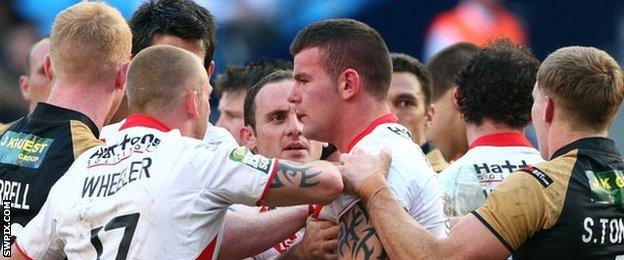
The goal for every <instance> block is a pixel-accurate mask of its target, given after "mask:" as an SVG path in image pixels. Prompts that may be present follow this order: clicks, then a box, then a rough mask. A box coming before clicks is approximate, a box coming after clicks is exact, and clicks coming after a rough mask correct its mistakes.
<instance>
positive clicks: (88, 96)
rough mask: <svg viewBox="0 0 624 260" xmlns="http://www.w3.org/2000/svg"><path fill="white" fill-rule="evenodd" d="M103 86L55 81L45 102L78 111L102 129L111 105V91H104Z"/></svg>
mask: <svg viewBox="0 0 624 260" xmlns="http://www.w3.org/2000/svg"><path fill="white" fill-rule="evenodd" d="M106 88H107V87H105V86H98V85H90V86H85V85H80V84H65V83H62V82H55V83H54V84H53V85H52V90H51V91H50V96H49V97H48V100H47V101H46V103H49V104H51V105H55V106H58V107H63V108H67V109H71V110H74V111H78V112H80V113H82V114H84V115H86V116H87V117H89V119H91V121H93V123H94V124H95V125H96V126H97V127H98V129H102V127H103V126H104V124H106V123H108V122H106V117H107V115H108V114H109V113H110V109H111V106H112V98H113V97H112V93H106V92H105V91H104V89H106Z"/></svg>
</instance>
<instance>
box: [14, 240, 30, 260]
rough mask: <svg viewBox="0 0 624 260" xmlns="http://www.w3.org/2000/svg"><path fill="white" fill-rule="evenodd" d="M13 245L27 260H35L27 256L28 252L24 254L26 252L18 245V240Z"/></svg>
mask: <svg viewBox="0 0 624 260" xmlns="http://www.w3.org/2000/svg"><path fill="white" fill-rule="evenodd" d="M13 244H14V245H15V249H17V252H19V253H20V254H22V256H24V257H26V259H30V260H33V259H34V258H32V257H30V256H29V255H28V254H26V252H24V250H23V249H22V248H21V247H20V246H19V244H18V243H17V239H16V240H15V242H14V243H13Z"/></svg>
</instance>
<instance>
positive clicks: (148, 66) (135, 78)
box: [126, 45, 208, 113]
mask: <svg viewBox="0 0 624 260" xmlns="http://www.w3.org/2000/svg"><path fill="white" fill-rule="evenodd" d="M126 84H127V90H126V92H127V96H128V106H129V109H130V112H131V113H141V112H152V113H161V112H164V111H166V110H167V109H168V108H170V107H171V106H172V105H173V103H174V102H175V101H176V100H177V99H176V97H179V96H180V95H182V94H183V93H185V92H186V90H196V91H197V92H198V93H202V91H205V90H204V88H203V86H204V85H205V84H208V75H207V74H206V70H205V69H204V67H203V61H202V60H201V59H199V58H198V57H197V56H196V55H195V54H193V53H191V52H189V51H186V50H184V49H180V48H178V47H174V46H169V45H156V46H152V47H149V48H146V49H144V50H143V51H141V52H139V54H137V56H136V57H135V58H134V59H133V60H132V63H131V64H130V68H129V69H128V78H127V81H126Z"/></svg>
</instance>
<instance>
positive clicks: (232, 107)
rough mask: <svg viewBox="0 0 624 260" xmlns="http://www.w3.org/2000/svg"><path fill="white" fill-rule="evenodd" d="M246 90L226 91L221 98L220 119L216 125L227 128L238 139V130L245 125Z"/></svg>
mask: <svg viewBox="0 0 624 260" xmlns="http://www.w3.org/2000/svg"><path fill="white" fill-rule="evenodd" d="M245 96H246V93H245V91H230V92H224V93H223V95H221V99H219V108H218V109H219V120H217V123H216V126H218V127H222V128H225V129H226V130H228V132H230V133H231V134H232V136H234V137H235V138H236V141H237V142H238V143H240V140H238V130H239V129H240V128H241V127H242V126H243V124H244V120H243V107H244V102H245Z"/></svg>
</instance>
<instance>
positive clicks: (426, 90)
mask: <svg viewBox="0 0 624 260" xmlns="http://www.w3.org/2000/svg"><path fill="white" fill-rule="evenodd" d="M390 58H392V81H390V89H389V90H388V101H389V104H390V108H391V109H392V113H394V115H396V116H397V118H398V119H399V124H402V125H403V126H405V127H406V128H407V129H408V130H410V133H411V134H412V140H414V142H415V143H416V144H418V145H419V146H420V148H421V149H422V150H423V153H425V155H426V156H427V160H429V163H430V164H431V168H433V170H434V171H435V172H441V171H442V170H444V169H445V168H446V167H448V165H449V164H448V162H446V160H445V159H444V156H442V152H440V150H439V149H437V148H435V146H434V144H433V142H432V141H427V136H426V135H425V130H426V129H427V128H429V126H430V125H431V119H432V118H433V115H434V114H435V108H434V106H433V105H432V104H431V78H430V75H429V72H428V71H427V68H425V66H424V65H422V64H421V63H420V61H418V60H417V59H416V58H414V57H412V56H409V55H407V54H403V53H390Z"/></svg>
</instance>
